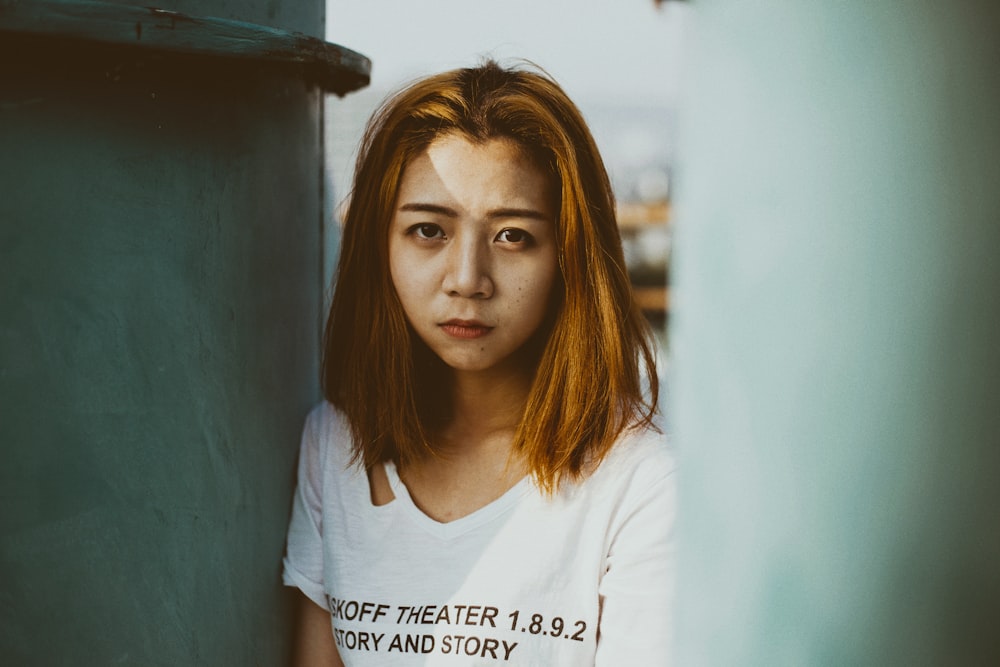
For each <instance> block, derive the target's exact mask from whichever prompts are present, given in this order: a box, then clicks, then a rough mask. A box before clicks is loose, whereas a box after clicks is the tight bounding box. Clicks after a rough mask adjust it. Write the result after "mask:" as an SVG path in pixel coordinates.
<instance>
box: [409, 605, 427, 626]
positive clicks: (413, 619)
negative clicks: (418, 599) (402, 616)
mask: <svg viewBox="0 0 1000 667" xmlns="http://www.w3.org/2000/svg"><path fill="white" fill-rule="evenodd" d="M408 609H409V610H410V613H409V614H407V616H406V622H407V623H417V622H419V621H420V610H421V609H423V607H408Z"/></svg>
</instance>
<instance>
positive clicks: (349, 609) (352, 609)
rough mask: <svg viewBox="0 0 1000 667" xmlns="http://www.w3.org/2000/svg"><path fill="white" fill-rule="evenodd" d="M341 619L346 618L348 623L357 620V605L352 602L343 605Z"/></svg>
mask: <svg viewBox="0 0 1000 667" xmlns="http://www.w3.org/2000/svg"><path fill="white" fill-rule="evenodd" d="M343 617H344V618H346V619H347V620H348V621H353V620H354V619H355V618H357V617H358V603H357V602H355V601H354V600H350V601H348V603H347V604H345V605H344V616H343Z"/></svg>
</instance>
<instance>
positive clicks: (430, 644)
mask: <svg viewBox="0 0 1000 667" xmlns="http://www.w3.org/2000/svg"><path fill="white" fill-rule="evenodd" d="M433 650H434V635H424V636H423V637H422V638H421V639H420V652H421V653H430V652H431V651H433Z"/></svg>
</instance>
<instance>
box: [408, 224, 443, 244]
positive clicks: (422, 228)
mask: <svg viewBox="0 0 1000 667" xmlns="http://www.w3.org/2000/svg"><path fill="white" fill-rule="evenodd" d="M409 233H410V234H413V235H415V236H416V237H417V238H420V239H424V240H427V241H431V240H433V239H439V238H444V230H442V229H441V228H440V227H439V226H438V225H434V224H431V223H428V222H424V223H421V224H419V225H413V226H412V227H410V229H409Z"/></svg>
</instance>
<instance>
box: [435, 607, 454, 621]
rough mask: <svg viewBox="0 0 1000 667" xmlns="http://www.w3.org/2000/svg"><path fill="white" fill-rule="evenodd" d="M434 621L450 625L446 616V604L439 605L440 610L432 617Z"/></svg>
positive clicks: (449, 619)
mask: <svg viewBox="0 0 1000 667" xmlns="http://www.w3.org/2000/svg"><path fill="white" fill-rule="evenodd" d="M434 622H435V623H447V624H448V625H451V618H449V616H448V605H444V606H443V607H441V611H439V612H438V615H437V618H436V619H434Z"/></svg>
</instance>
